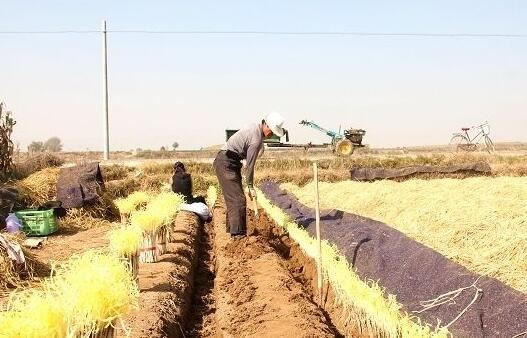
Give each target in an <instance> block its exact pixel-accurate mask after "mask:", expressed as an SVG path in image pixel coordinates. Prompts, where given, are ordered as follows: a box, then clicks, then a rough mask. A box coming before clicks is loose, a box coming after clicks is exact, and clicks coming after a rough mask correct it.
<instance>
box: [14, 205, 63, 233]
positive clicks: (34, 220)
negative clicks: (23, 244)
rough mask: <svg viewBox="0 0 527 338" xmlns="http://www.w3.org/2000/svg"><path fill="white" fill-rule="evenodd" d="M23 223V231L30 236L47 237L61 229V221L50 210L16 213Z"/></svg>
mask: <svg viewBox="0 0 527 338" xmlns="http://www.w3.org/2000/svg"><path fill="white" fill-rule="evenodd" d="M15 215H16V217H18V219H20V221H21V222H22V226H23V227H22V230H23V231H24V232H25V233H26V235H28V236H46V235H49V234H52V233H54V232H55V231H57V230H58V229H59V221H58V220H57V217H56V216H55V214H54V213H53V209H49V210H20V211H16V212H15Z"/></svg>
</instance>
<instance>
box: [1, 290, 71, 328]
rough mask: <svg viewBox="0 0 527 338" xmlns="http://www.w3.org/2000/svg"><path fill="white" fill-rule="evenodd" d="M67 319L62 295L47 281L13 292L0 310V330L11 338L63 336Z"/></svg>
mask: <svg viewBox="0 0 527 338" xmlns="http://www.w3.org/2000/svg"><path fill="white" fill-rule="evenodd" d="M67 322H68V313H67V311H66V309H65V308H64V304H63V299H62V298H60V297H59V295H58V294H57V293H56V292H54V291H53V290H51V289H50V288H49V286H47V285H45V286H44V289H43V290H33V291H26V292H22V293H20V294H16V295H15V296H14V297H13V298H12V299H11V300H10V303H9V306H8V311H5V312H0V331H1V333H2V334H4V335H5V337H10V338H41V337H50V338H62V337H66V336H67V335H66V332H67V331H68V329H67ZM0 336H2V335H0Z"/></svg>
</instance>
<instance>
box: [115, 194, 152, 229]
mask: <svg viewBox="0 0 527 338" xmlns="http://www.w3.org/2000/svg"><path fill="white" fill-rule="evenodd" d="M149 200H150V195H149V194H148V193H146V192H144V191H136V192H133V193H131V194H130V195H128V196H127V197H126V198H119V199H117V200H115V205H116V206H117V209H119V213H120V214H121V222H123V223H126V221H127V220H128V216H129V215H130V214H131V213H132V212H134V211H136V210H137V209H138V208H139V207H141V206H144V205H145V204H146V203H147V202H148V201H149Z"/></svg>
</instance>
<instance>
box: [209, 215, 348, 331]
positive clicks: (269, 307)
mask: <svg viewBox="0 0 527 338" xmlns="http://www.w3.org/2000/svg"><path fill="white" fill-rule="evenodd" d="M250 220H252V219H251V218H250ZM213 223H214V233H215V239H214V243H215V245H214V247H215V255H216V281H215V285H216V287H215V290H214V293H215V296H216V316H215V317H216V325H217V331H218V332H217V335H218V336H223V337H239V336H243V337H335V336H338V333H336V332H335V329H334V327H333V326H332V324H331V323H330V321H329V320H328V319H327V318H326V316H325V314H324V313H323V311H322V310H321V309H320V308H319V307H318V306H317V305H316V304H315V303H314V302H313V301H312V299H311V297H310V295H309V294H308V293H307V292H306V290H305V288H304V287H303V285H302V284H301V283H299V282H297V281H296V280H295V278H294V277H293V275H292V274H291V273H290V272H289V269H288V266H287V263H286V262H285V261H284V259H283V258H282V256H280V255H279V254H278V253H277V252H276V251H275V248H273V247H272V246H271V245H270V244H269V242H268V241H267V239H266V238H265V236H257V234H258V233H262V234H264V232H265V231H260V230H257V229H255V224H254V222H252V221H250V222H249V233H252V234H253V235H252V236H248V237H246V238H243V239H240V240H235V241H232V240H231V239H230V235H228V234H227V233H226V229H225V213H224V209H223V208H222V207H217V208H215V209H214V222H213Z"/></svg>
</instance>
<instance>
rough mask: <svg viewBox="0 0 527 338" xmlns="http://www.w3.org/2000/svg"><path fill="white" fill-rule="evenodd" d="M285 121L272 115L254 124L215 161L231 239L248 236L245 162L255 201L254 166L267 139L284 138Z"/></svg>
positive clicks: (237, 137)
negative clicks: (243, 176) (244, 189)
mask: <svg viewBox="0 0 527 338" xmlns="http://www.w3.org/2000/svg"><path fill="white" fill-rule="evenodd" d="M283 124H284V118H283V117H282V116H281V115H280V114H277V113H270V114H269V115H267V116H266V117H265V118H264V119H263V120H262V121H261V122H260V123H254V124H251V125H249V126H247V127H245V128H243V129H240V130H238V131H237V132H236V133H235V134H234V135H232V136H231V137H230V138H229V139H228V140H227V143H226V144H225V145H224V146H223V147H222V150H220V152H218V155H216V159H215V160H214V170H215V171H216V176H218V181H219V183H220V186H221V189H222V191H223V198H224V199H225V206H226V207H227V219H226V223H227V224H226V226H227V232H230V234H231V238H241V237H244V236H245V235H246V234H247V226H246V223H247V220H246V214H245V212H246V202H245V195H244V193H243V188H242V175H241V168H242V162H241V161H242V160H243V159H246V160H247V163H246V181H247V188H248V190H249V197H250V198H251V199H253V198H256V192H255V191H254V188H253V179H254V165H255V163H256V158H257V157H258V155H259V154H260V151H261V150H263V139H264V137H270V136H272V135H273V134H274V135H277V136H279V137H281V136H283V135H284V129H283V128H282V125H283Z"/></svg>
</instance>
